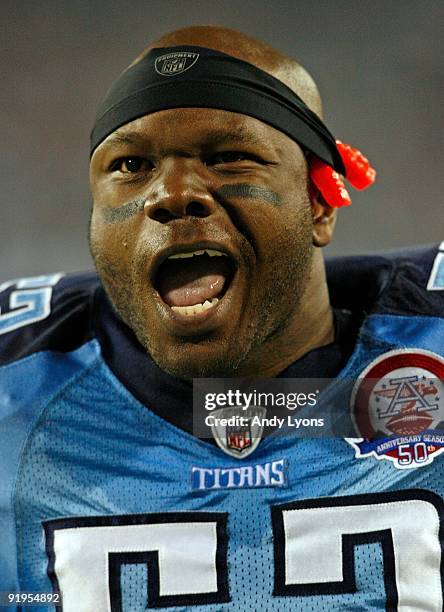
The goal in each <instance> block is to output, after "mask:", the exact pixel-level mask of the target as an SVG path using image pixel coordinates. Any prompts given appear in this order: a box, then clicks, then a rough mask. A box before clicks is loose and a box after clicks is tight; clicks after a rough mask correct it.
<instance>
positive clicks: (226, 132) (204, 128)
mask: <svg viewBox="0 0 444 612" xmlns="http://www.w3.org/2000/svg"><path fill="white" fill-rule="evenodd" d="M147 143H148V144H150V145H151V146H170V145H171V144H175V145H179V144H187V145H193V146H217V145H224V144H234V143H239V144H244V145H250V146H253V147H261V146H262V147H266V148H268V149H270V148H272V149H274V150H275V151H276V153H283V152H285V151H287V150H288V149H290V150H291V151H293V152H294V150H295V149H299V146H298V145H297V143H296V142H295V141H293V140H291V139H290V138H289V137H288V136H286V135H285V134H284V133H283V132H280V131H279V130H277V129H275V128H273V127H272V126H270V125H267V124H266V123H263V122H262V121H260V120H258V119H255V118H254V117H249V116H248V115H242V114H240V113H233V112H231V111H224V110H218V109H211V108H210V109H209V108H176V109H168V110H163V111H159V112H156V113H152V114H150V115H145V116H144V117H140V118H139V119H136V120H134V121H131V122H130V123H127V124H126V125H124V126H122V127H120V128H118V129H117V130H116V131H115V132H113V133H112V134H110V135H109V136H108V137H107V138H106V139H105V140H104V142H103V143H102V144H101V145H100V146H99V147H98V150H105V149H108V148H115V147H119V146H122V145H126V144H127V145H131V144H147Z"/></svg>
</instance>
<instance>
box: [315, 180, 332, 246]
mask: <svg viewBox="0 0 444 612" xmlns="http://www.w3.org/2000/svg"><path fill="white" fill-rule="evenodd" d="M308 194H309V197H310V203H311V213H312V217H313V244H314V246H316V247H324V246H327V244H328V243H329V242H330V240H331V238H332V236H333V230H334V229H335V224H336V215H337V209H336V208H332V207H331V206H329V205H328V204H327V202H326V201H325V200H324V198H323V196H322V194H321V192H320V191H319V190H318V189H317V188H316V187H315V186H314V185H313V184H311V185H310V186H309V190H308Z"/></svg>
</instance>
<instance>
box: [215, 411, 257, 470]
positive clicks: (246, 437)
mask: <svg viewBox="0 0 444 612" xmlns="http://www.w3.org/2000/svg"><path fill="white" fill-rule="evenodd" d="M265 414H266V409H265V408H262V407H261V406H249V407H248V408H247V409H245V408H243V407H239V406H235V407H231V408H221V409H219V410H214V411H213V413H212V417H213V419H212V425H211V432H212V434H213V437H214V439H215V440H216V443H217V445H218V446H219V448H221V449H222V450H223V451H224V452H225V453H227V455H230V456H231V457H236V459H244V458H245V457H248V456H249V455H251V453H252V452H253V451H255V450H256V448H257V447H258V445H259V442H260V441H261V439H262V434H263V431H264V425H263V419H264V417H265Z"/></svg>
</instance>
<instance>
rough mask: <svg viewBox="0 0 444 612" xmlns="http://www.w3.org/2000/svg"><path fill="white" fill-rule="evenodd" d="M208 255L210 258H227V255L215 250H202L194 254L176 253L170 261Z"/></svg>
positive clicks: (170, 257) (171, 256)
mask: <svg viewBox="0 0 444 612" xmlns="http://www.w3.org/2000/svg"><path fill="white" fill-rule="evenodd" d="M204 253H206V254H207V255H209V256H210V257H227V255H226V253H222V251H215V250H214V249H202V250H201V251H193V252H192V253H176V254H175V255H170V256H169V257H168V259H186V258H187V257H194V255H203V254H204Z"/></svg>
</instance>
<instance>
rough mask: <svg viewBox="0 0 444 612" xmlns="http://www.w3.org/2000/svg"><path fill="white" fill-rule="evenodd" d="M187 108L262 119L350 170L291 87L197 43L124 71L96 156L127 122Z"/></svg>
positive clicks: (104, 112) (106, 108)
mask: <svg viewBox="0 0 444 612" xmlns="http://www.w3.org/2000/svg"><path fill="white" fill-rule="evenodd" d="M184 107H197V108H217V109H221V110H227V111H232V112H235V113H241V114H243V115H249V116H251V117H255V118H256V119H260V120H261V121H263V122H264V123H268V124H269V125H271V126H273V127H274V128H276V129H278V130H280V131H281V132H284V134H287V136H289V137H290V138H291V139H292V140H295V141H296V142H297V143H298V144H299V145H301V147H302V148H304V149H307V150H308V151H310V152H311V153H313V154H314V155H316V156H317V157H319V158H320V159H321V160H323V161H324V162H326V163H327V164H328V165H330V166H332V167H333V168H334V169H335V170H337V171H338V172H339V173H340V174H345V169H344V166H343V163H342V160H341V157H340V155H339V153H338V150H337V148H336V143H335V139H334V138H333V136H332V135H331V133H330V132H329V131H328V129H327V128H326V126H325V125H324V123H322V121H321V120H320V119H319V117H318V116H317V115H316V114H315V113H314V112H313V111H311V110H310V109H309V108H308V106H307V105H306V104H305V103H304V102H303V101H302V100H301V98H300V97H299V96H298V95H296V94H295V93H294V92H293V91H292V90H291V89H290V88H289V87H287V86H286V85H284V83H282V82H281V81H279V80H278V79H275V78H274V77H273V76H271V75H270V74H268V73H267V72H264V71H263V70H260V69H259V68H256V66H253V64H250V63H248V62H244V61H242V60H239V59H237V58H235V57H232V56H231V55H226V54H225V53H220V52H219V51H214V50H213V49H207V48H205V47H194V46H193V47H190V46H181V47H169V48H156V49H152V50H151V51H150V52H149V53H148V54H147V55H146V56H145V57H144V58H143V59H142V60H140V61H139V62H138V63H137V64H135V65H134V66H131V68H128V69H127V70H125V72H123V73H122V74H121V75H120V77H119V78H118V79H117V81H115V82H114V84H113V85H112V87H111V89H110V90H109V91H108V93H107V95H106V97H105V100H104V101H103V103H102V105H101V107H100V109H99V113H98V115H97V120H96V124H95V126H94V129H93V130H92V132H91V155H92V153H93V152H94V150H95V149H96V147H98V146H99V144H100V143H101V142H102V141H103V140H105V138H106V137H107V136H109V134H111V133H112V132H114V131H115V130H116V129H117V128H119V127H121V126H122V125H125V124H126V123H129V122H130V121H133V120H134V119H137V118H138V117H142V116H143V115H148V114H150V113H155V112H157V111H161V110H166V109H170V108H184Z"/></svg>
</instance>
